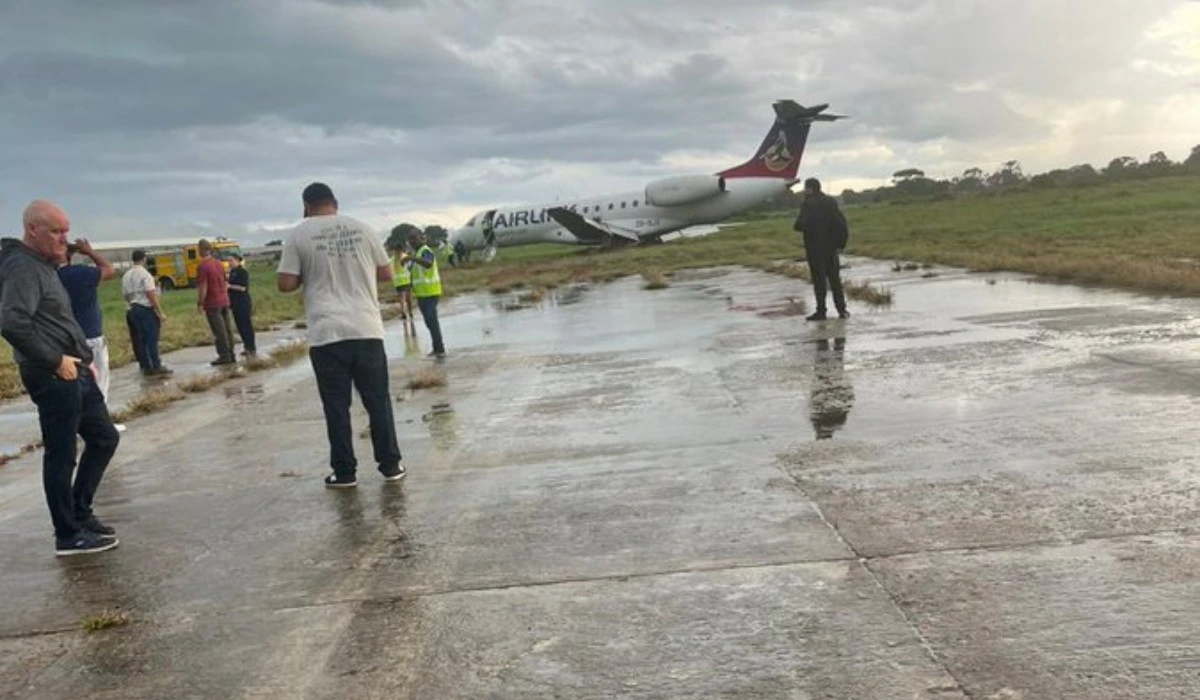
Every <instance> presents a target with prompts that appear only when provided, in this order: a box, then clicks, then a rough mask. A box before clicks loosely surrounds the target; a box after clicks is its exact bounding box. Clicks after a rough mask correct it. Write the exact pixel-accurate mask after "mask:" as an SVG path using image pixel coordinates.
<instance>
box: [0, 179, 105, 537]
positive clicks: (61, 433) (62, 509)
mask: <svg viewBox="0 0 1200 700" xmlns="http://www.w3.org/2000/svg"><path fill="white" fill-rule="evenodd" d="M23 219H24V227H25V235H24V237H23V238H22V239H21V240H17V239H15V238H6V239H4V240H3V241H2V242H0V335H3V336H4V339H5V340H7V341H8V342H9V344H10V345H12V348H13V359H15V360H16V362H17V367H18V368H19V369H20V372H21V382H22V383H23V384H24V385H25V389H26V391H28V392H29V397H30V398H31V399H32V400H33V403H34V404H35V405H36V406H37V408H38V420H39V422H40V423H41V427H42V443H43V445H44V447H45V450H44V452H43V454H42V486H43V488H44V490H45V492H46V504H47V505H48V506H49V508H50V518H51V520H52V521H53V522H54V538H55V553H56V554H58V555H59V556H68V555H74V554H92V553H96V552H103V551H106V550H109V549H112V548H114V547H116V546H117V538H116V537H114V535H115V534H116V531H115V530H113V529H112V528H111V527H109V526H107V525H105V524H103V523H101V522H100V521H99V520H97V519H96V516H95V515H93V514H92V499H93V497H94V496H95V495H96V490H97V489H98V488H99V487H100V480H101V479H102V478H103V477H104V471H105V469H107V468H108V463H109V461H110V460H111V459H112V456H113V454H114V453H115V452H116V451H117V444H118V443H119V442H120V434H119V433H118V432H117V429H116V428H115V427H114V426H113V422H112V419H111V418H110V417H109V415H108V407H107V405H105V403H104V396H103V395H102V394H101V393H100V387H99V386H97V384H96V376H95V373H94V372H93V370H92V369H91V366H92V359H93V358H92V350H91V348H89V347H88V343H87V338H86V337H84V333H83V329H82V328H80V327H79V323H78V322H76V320H75V316H74V315H73V313H72V311H71V299H70V297H68V296H67V290H66V289H65V288H64V287H63V285H62V282H60V281H59V279H58V272H57V271H56V269H55V265H56V264H57V263H58V262H59V261H60V260H63V259H65V258H66V255H67V234H68V233H69V232H70V230H71V224H70V221H69V220H68V219H67V215H66V212H64V211H63V210H62V209H60V208H59V207H58V206H57V205H55V204H53V203H52V202H48V201H45V200H38V201H35V202H33V203H31V204H30V205H29V206H28V207H26V209H25V214H24V217H23ZM76 435H78V436H80V437H82V438H83V443H84V449H83V456H82V458H81V459H80V460H79V469H78V472H76V469H75V449H76V445H75V440H76ZM72 477H74V479H72Z"/></svg>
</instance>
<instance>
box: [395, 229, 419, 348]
mask: <svg viewBox="0 0 1200 700" xmlns="http://www.w3.org/2000/svg"><path fill="white" fill-rule="evenodd" d="M411 257H412V256H410V255H409V254H408V251H407V250H405V248H404V246H403V245H397V246H395V247H394V248H392V285H393V286H394V287H395V288H396V301H398V302H400V318H401V319H403V320H404V322H405V323H404V328H405V330H406V331H407V330H408V327H409V324H410V323H411V324H414V326H413V329H414V331H415V330H416V326H415V323H416V315H415V314H414V313H413V296H412V271H411V270H410V269H409V266H408V263H409V260H410V259H411Z"/></svg>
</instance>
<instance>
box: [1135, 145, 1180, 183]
mask: <svg viewBox="0 0 1200 700" xmlns="http://www.w3.org/2000/svg"><path fill="white" fill-rule="evenodd" d="M1174 170H1175V164H1174V163H1172V162H1171V159H1170V158H1168V157H1167V154H1166V153H1163V152H1162V151H1155V152H1154V153H1151V154H1150V157H1149V158H1147V159H1146V162H1145V163H1142V166H1141V167H1140V168H1138V171H1139V172H1140V173H1141V174H1142V175H1143V176H1144V177H1162V176H1163V175H1169V174H1171V172H1172V171H1174Z"/></svg>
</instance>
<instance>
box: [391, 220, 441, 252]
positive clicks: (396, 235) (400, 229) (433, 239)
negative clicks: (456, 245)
mask: <svg viewBox="0 0 1200 700" xmlns="http://www.w3.org/2000/svg"><path fill="white" fill-rule="evenodd" d="M413 231H416V232H418V233H424V234H425V240H426V242H428V243H429V245H431V246H434V247H440V246H441V245H442V244H444V243H445V242H446V239H447V238H449V237H450V232H449V231H447V230H446V229H445V227H442V226H438V225H437V224H431V225H429V226H426V227H425V228H421V227H420V226H417V225H416V224H410V223H408V222H405V223H402V224H396V225H395V226H393V227H392V232H391V233H390V234H388V237H387V240H386V241H384V244H383V245H384V247H386V248H387V249H388V250H391V249H392V248H398V247H400V246H403V245H404V244H405V243H407V242H408V234H410V233H412V232H413Z"/></svg>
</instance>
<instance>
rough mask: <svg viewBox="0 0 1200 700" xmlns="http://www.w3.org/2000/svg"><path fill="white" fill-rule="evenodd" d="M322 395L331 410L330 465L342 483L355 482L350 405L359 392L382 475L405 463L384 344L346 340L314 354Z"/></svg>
mask: <svg viewBox="0 0 1200 700" xmlns="http://www.w3.org/2000/svg"><path fill="white" fill-rule="evenodd" d="M308 357H309V360H311V361H312V367H313V372H314V373H315V374H316V375H317V391H318V392H319V393H320V395H321V406H322V407H323V408H324V409H325V431H326V433H327V434H328V436H329V465H330V466H331V467H332V468H333V473H334V474H336V475H337V476H338V479H339V480H347V481H348V480H350V479H353V478H354V475H355V472H356V471H357V468H358V460H357V459H356V458H355V457H354V434H353V431H352V429H351V425H350V402H351V401H352V400H353V398H354V396H353V390H354V389H358V395H359V398H361V399H362V403H363V408H365V409H367V416H368V418H369V420H370V422H371V446H372V447H373V448H374V450H375V462H376V463H377V464H378V465H379V468H380V469H381V470H384V469H390V468H391V467H393V466H395V465H397V464H399V463H400V446H399V445H398V444H397V442H396V421H395V418H393V416H392V397H391V394H390V393H389V391H388V361H387V353H386V352H385V351H384V349H383V341H382V340H368V339H363V340H343V341H340V342H337V343H330V344H328V345H318V346H316V347H314V348H309V350H308Z"/></svg>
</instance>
